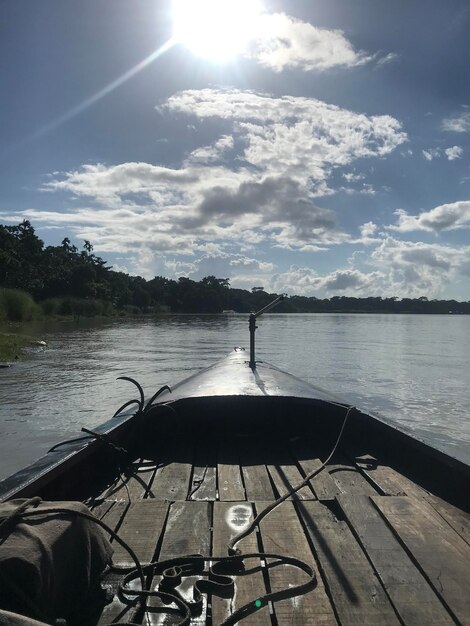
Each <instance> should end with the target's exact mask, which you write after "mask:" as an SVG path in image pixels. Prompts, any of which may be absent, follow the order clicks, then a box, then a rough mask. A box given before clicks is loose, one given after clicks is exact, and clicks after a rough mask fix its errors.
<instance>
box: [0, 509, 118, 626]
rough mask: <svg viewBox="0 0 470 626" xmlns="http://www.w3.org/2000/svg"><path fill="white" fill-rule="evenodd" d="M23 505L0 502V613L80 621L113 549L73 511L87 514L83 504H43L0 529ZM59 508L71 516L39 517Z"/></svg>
mask: <svg viewBox="0 0 470 626" xmlns="http://www.w3.org/2000/svg"><path fill="white" fill-rule="evenodd" d="M24 502H25V500H10V501H9V502H4V503H0V609H5V610H8V611H12V612H14V613H20V614H21V615H26V616H29V617H31V618H34V619H36V620H40V621H43V622H47V623H51V622H54V620H56V619H57V618H65V619H66V620H67V621H70V622H71V623H73V622H76V623H80V621H81V620H82V616H83V615H85V614H87V613H88V612H89V611H90V610H92V609H93V607H95V608H96V606H97V604H98V596H101V594H100V593H99V592H100V589H101V588H100V580H101V576H102V573H103V571H104V569H105V568H106V566H107V565H108V564H110V562H111V555H112V548H111V546H110V544H109V542H108V540H107V538H106V536H105V534H104V532H103V530H102V529H101V528H100V527H99V526H98V525H97V524H94V523H93V522H92V521H90V520H87V519H84V518H82V517H79V516H78V515H77V514H76V513H74V512H84V513H88V514H90V511H89V510H88V508H87V507H86V506H85V505H84V504H82V503H81V502H41V503H40V504H39V506H38V507H37V508H35V509H33V508H28V509H27V510H28V511H31V510H35V511H37V512H38V514H37V515H36V514H35V515H34V517H24V518H22V519H15V520H13V521H11V522H7V523H6V524H3V526H2V525H1V524H2V521H4V520H5V519H6V518H8V517H9V516H10V515H11V513H12V512H14V511H15V510H17V508H18V506H20V505H21V504H23V503H24ZM62 508H67V509H68V510H70V513H59V512H57V513H44V514H40V513H39V512H40V511H41V510H45V509H54V510H56V509H62ZM0 615H1V614H0ZM2 623H3V622H2V621H0V624H2ZM6 623H8V622H6Z"/></svg>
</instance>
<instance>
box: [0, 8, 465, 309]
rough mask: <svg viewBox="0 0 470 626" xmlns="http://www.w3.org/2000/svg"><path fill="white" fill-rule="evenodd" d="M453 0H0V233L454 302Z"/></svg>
mask: <svg viewBox="0 0 470 626" xmlns="http://www.w3.org/2000/svg"><path fill="white" fill-rule="evenodd" d="M469 33H470V4H469V2H468V0H413V1H410V0H394V1H393V2H390V0H355V1H354V2H351V1H350V0H259V2H258V0H173V1H172V0H153V1H149V0H138V1H135V2H129V1H128V0H80V2H76V1H73V0H41V1H40V2H31V1H30V0H0V94H1V95H0V223H4V224H5V223H6V224H14V223H19V222H20V221H22V220H23V219H28V220H30V221H31V223H32V224H33V226H34V227H35V228H36V231H37V234H38V235H39V236H40V237H41V238H42V239H43V240H44V242H45V244H46V245H57V244H59V243H60V242H61V240H62V239H63V238H64V237H66V236H67V237H69V238H70V239H71V240H72V242H74V243H75V244H76V245H78V246H79V247H81V246H82V244H83V240H84V239H87V240H90V241H91V243H92V244H93V246H94V250H95V253H96V254H98V255H100V256H102V257H103V258H105V259H106V260H108V262H109V264H110V265H112V266H113V268H114V269H115V270H120V271H125V272H127V273H130V274H136V275H141V276H144V277H145V278H147V279H150V278H152V277H153V276H166V277H169V278H178V277H181V276H188V277H189V278H191V279H194V280H200V279H201V278H202V277H204V276H207V275H215V276H217V277H219V278H229V279H230V283H231V285H232V286H233V287H241V288H247V289H250V288H251V287H253V286H263V287H264V288H265V289H266V290H267V291H272V292H277V293H281V292H286V293H288V294H301V295H306V296H316V297H332V296H342V295H346V296H357V297H368V296H383V297H390V296H395V297H398V298H404V297H421V296H426V297H428V298H429V299H432V298H455V299H457V300H470V236H469V232H470V231H469V227H470V36H469Z"/></svg>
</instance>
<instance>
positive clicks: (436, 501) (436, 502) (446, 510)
mask: <svg viewBox="0 0 470 626" xmlns="http://www.w3.org/2000/svg"><path fill="white" fill-rule="evenodd" d="M425 499H426V500H427V501H428V502H429V504H430V505H431V506H432V507H433V508H434V509H435V510H436V511H437V512H438V513H439V515H440V516H441V517H443V518H444V519H445V521H446V522H447V523H448V524H450V525H451V526H452V528H453V529H454V530H455V532H456V533H458V534H459V535H460V536H461V537H462V539H463V540H464V541H466V542H467V543H468V544H469V545H470V514H469V513H465V512H464V511H461V510H460V509H458V508H457V507H455V506H452V504H449V503H448V502H446V501H445V500H441V498H438V497H437V496H426V498H425Z"/></svg>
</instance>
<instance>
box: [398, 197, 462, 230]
mask: <svg viewBox="0 0 470 626" xmlns="http://www.w3.org/2000/svg"><path fill="white" fill-rule="evenodd" d="M395 215H397V216H398V224H396V225H391V226H388V227H387V228H388V229H389V230H395V231H399V232H402V233H406V232H412V231H418V230H423V231H428V232H436V233H439V232H441V231H447V230H458V229H461V228H468V227H469V226H470V200H460V201H459V202H453V203H450V204H442V205H440V206H437V207H435V208H434V209H431V210H430V211H423V212H422V213H420V214H419V215H409V214H408V213H407V212H406V211H404V210H403V209H398V210H397V211H395Z"/></svg>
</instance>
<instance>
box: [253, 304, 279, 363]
mask: <svg viewBox="0 0 470 626" xmlns="http://www.w3.org/2000/svg"><path fill="white" fill-rule="evenodd" d="M285 297H286V296H285V295H284V294H282V296H279V297H278V298H276V299H275V300H273V301H272V302H270V303H269V304H267V305H266V306H265V307H263V308H262V309H260V310H259V311H258V312H257V313H251V314H250V320H249V328H250V361H249V366H250V367H251V369H252V370H255V369H256V359H255V331H256V329H257V328H258V326H256V318H257V317H259V316H260V315H263V313H266V311H269V310H271V309H272V308H273V307H275V306H276V305H277V304H279V302H282V301H283V300H284V298H285Z"/></svg>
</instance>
